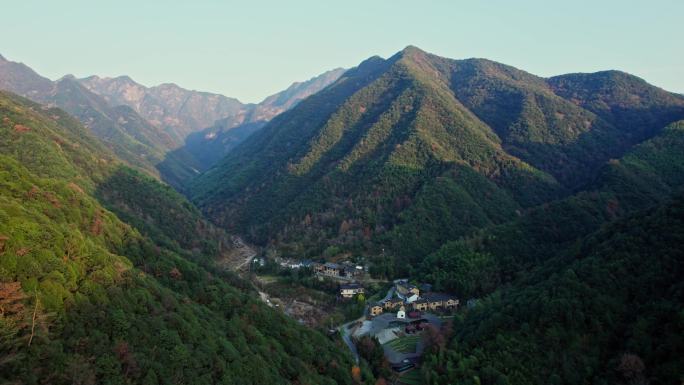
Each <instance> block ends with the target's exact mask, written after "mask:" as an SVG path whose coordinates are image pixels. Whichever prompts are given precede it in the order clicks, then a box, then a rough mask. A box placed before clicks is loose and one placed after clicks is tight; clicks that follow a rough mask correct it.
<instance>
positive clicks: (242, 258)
mask: <svg viewBox="0 0 684 385" xmlns="http://www.w3.org/2000/svg"><path fill="white" fill-rule="evenodd" d="M231 242H232V247H231V248H230V249H228V250H227V251H226V252H224V253H223V254H222V255H221V257H220V258H219V260H218V261H217V262H216V263H217V264H218V265H219V266H220V267H222V268H224V269H227V270H233V271H237V272H241V271H245V270H249V264H250V262H251V261H252V258H254V257H255V256H256V255H257V252H256V250H254V249H253V248H252V247H251V246H249V245H248V244H246V243H245V242H244V241H243V240H242V238H240V237H238V236H235V235H234V236H232V237H231Z"/></svg>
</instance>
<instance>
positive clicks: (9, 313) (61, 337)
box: [0, 92, 352, 384]
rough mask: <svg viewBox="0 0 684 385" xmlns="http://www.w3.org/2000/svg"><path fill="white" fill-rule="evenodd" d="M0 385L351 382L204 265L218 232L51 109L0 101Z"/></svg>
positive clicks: (242, 287) (312, 337)
mask: <svg viewBox="0 0 684 385" xmlns="http://www.w3.org/2000/svg"><path fill="white" fill-rule="evenodd" d="M0 137H1V138H2V140H0V292H1V293H2V296H0V301H1V303H0V309H1V310H2V316H1V317H0V357H2V359H1V360H0V382H3V383H4V382H12V383H26V384H38V383H51V384H91V383H108V384H123V383H145V384H148V383H149V384H152V383H154V384H158V383H159V384H173V383H187V384H206V383H230V384H234V383H240V384H264V383H282V384H286V383H292V382H298V383H303V384H305V383H306V384H319V383H330V384H333V383H351V379H350V378H349V372H350V368H351V365H352V362H351V358H349V357H348V356H346V355H345V354H344V352H345V350H343V349H341V348H340V347H337V346H335V344H334V343H333V342H331V341H330V340H328V339H327V338H325V337H323V336H322V335H320V334H318V333H317V332H315V331H311V330H306V329H305V328H303V327H301V326H299V325H297V324H296V323H295V322H294V321H292V320H290V319H288V318H287V317H285V316H284V315H282V314H280V313H278V312H275V311H272V310H271V309H269V308H268V307H266V306H265V305H264V304H262V303H261V302H260V301H259V300H258V299H257V298H256V296H255V295H254V293H251V292H250V290H251V289H250V288H249V287H248V285H246V284H245V283H244V282H243V281H241V280H240V279H238V278H236V277H234V276H232V275H230V274H227V273H225V272H221V271H218V270H216V269H214V268H213V265H212V263H211V262H212V260H213V259H214V258H215V257H216V255H217V253H219V252H220V251H221V248H222V246H221V245H220V244H219V242H218V241H219V240H221V239H222V238H221V237H225V234H223V232H222V231H220V230H218V229H215V228H213V226H211V225H210V224H208V223H207V222H206V221H204V220H203V219H202V218H201V217H200V216H199V214H198V212H197V211H196V210H195V209H194V208H193V207H192V206H191V205H190V204H189V203H188V202H187V201H185V200H184V198H182V197H180V196H179V195H178V194H177V193H175V192H174V191H173V190H171V189H169V188H168V187H165V186H162V185H160V184H159V182H157V181H155V180H154V179H152V178H151V177H149V176H147V175H145V174H141V173H139V172H136V171H133V170H131V169H128V168H127V167H126V166H125V165H124V163H122V162H121V161H120V160H118V159H117V158H116V156H115V155H114V154H113V152H111V151H109V150H108V149H107V148H106V146H105V145H103V144H102V143H101V142H99V141H98V140H97V139H95V138H94V137H93V136H92V135H91V134H90V133H89V132H88V130H87V129H85V128H84V127H83V126H81V125H80V124H79V123H78V122H77V121H76V120H75V119H73V118H71V117H70V116H68V115H66V114H65V113H64V112H62V111H61V110H58V109H54V108H47V107H44V106H41V105H38V104H35V103H32V102H29V101H28V100H26V99H23V98H21V97H19V96H16V95H12V94H9V93H5V92H0Z"/></svg>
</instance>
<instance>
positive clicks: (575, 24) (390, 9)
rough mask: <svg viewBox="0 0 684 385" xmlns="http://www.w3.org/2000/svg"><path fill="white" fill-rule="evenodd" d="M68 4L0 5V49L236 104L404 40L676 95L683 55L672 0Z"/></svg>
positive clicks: (54, 70)
mask: <svg viewBox="0 0 684 385" xmlns="http://www.w3.org/2000/svg"><path fill="white" fill-rule="evenodd" d="M67 3H68V4H67V5H64V2H61V5H60V4H40V2H38V1H24V2H21V3H17V2H13V3H11V4H8V5H5V6H4V8H5V9H4V10H3V11H4V14H5V15H6V20H4V22H3V24H2V25H0V32H2V33H3V35H4V36H11V37H12V38H11V39H6V41H4V42H3V44H2V45H0V54H1V55H3V56H4V57H5V58H6V59H8V60H11V61H16V62H23V63H24V64H26V65H28V66H30V67H31V68H33V69H34V70H36V71H37V72H38V73H40V74H41V75H43V76H46V77H48V78H50V79H52V80H55V79H58V78H60V77H62V76H64V75H67V74H73V75H74V76H76V77H79V78H82V77H87V76H91V75H97V76H100V77H117V76H121V75H127V76H130V77H131V78H132V79H134V80H135V81H137V82H139V83H141V84H143V85H145V86H155V85H158V84H162V83H175V84H177V85H179V86H181V87H184V88H188V89H194V90H198V91H206V92H214V93H220V94H223V95H226V96H229V97H235V98H238V99H239V100H240V101H242V102H245V103H248V102H259V101H261V100H262V99H264V98H265V97H267V96H269V95H271V94H273V93H276V92H278V91H281V90H283V89H285V88H286V87H288V86H289V85H290V84H291V83H292V82H295V81H304V80H307V79H310V78H311V77H314V76H317V75H319V74H321V73H323V72H325V71H328V70H332V69H334V68H339V67H344V68H350V67H353V66H355V65H357V64H358V63H359V62H361V61H362V60H364V59H366V58H368V57H370V56H373V55H379V56H382V57H389V56H391V55H392V54H394V53H395V52H397V51H399V50H401V49H403V48H404V47H405V46H407V45H415V46H417V47H419V48H421V49H423V50H425V51H427V52H430V53H434V54H436V55H440V56H444V57H449V58H454V59H463V58H469V57H482V58H487V59H491V60H495V61H498V62H502V63H505V64H508V65H512V66H515V67H517V68H520V69H522V70H525V71H528V72H531V73H533V74H535V75H539V76H545V77H548V76H553V75H558V74H563V73H569V72H595V71H600V70H608V69H617V70H621V71H625V72H629V73H631V74H634V75H637V76H639V77H642V78H644V79H645V80H646V81H648V82H649V83H652V84H654V85H656V86H659V87H661V88H663V89H666V90H668V91H672V92H684V76H682V75H684V73H683V72H684V71H683V69H684V53H682V52H681V50H676V49H674V47H672V46H671V44H670V43H669V42H671V41H672V39H673V38H675V39H676V36H677V34H678V33H679V31H678V25H677V21H678V20H677V18H678V15H681V14H682V12H683V11H684V3H681V2H675V1H666V0H661V1H655V2H650V3H649V4H645V3H641V4H634V5H630V6H627V5H625V4H624V2H617V1H606V2H603V3H601V4H593V3H590V2H587V1H582V2H574V3H572V4H569V3H568V4H566V3H559V4H557V6H555V7H554V8H553V9H550V7H548V5H547V4H546V3H545V2H541V1H533V0H527V1H524V2H520V3H517V4H507V3H504V2H502V1H492V2H488V3H487V4H479V3H469V4H460V5H459V4H456V2H445V1H432V2H427V3H425V4H422V5H418V4H414V3H411V2H405V1H394V2H389V1H379V2H376V3H373V4H365V3H363V2H360V1H350V2H346V3H345V5H344V6H339V5H337V6H331V5H326V4H321V3H319V2H313V1H311V2H310V1H300V2H297V3H296V4H293V3H287V4H281V3H278V2H259V4H246V3H241V4H224V3H219V2H215V1H199V2H197V3H196V4H191V5H190V4H173V5H166V4H165V3H163V2H159V1H151V2H146V3H144V4H142V3H138V2H132V1H128V0H127V1H121V2H117V3H116V4H107V5H98V7H97V8H96V7H93V6H92V5H91V3H88V2H85V1H80V0H79V1H69V2H67ZM378 15H381V16H378ZM346 26H349V27H346Z"/></svg>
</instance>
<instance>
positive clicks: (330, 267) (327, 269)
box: [311, 262, 364, 280]
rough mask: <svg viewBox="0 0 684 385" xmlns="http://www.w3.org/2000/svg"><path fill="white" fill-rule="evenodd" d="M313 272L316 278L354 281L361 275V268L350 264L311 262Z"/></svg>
mask: <svg viewBox="0 0 684 385" xmlns="http://www.w3.org/2000/svg"><path fill="white" fill-rule="evenodd" d="M311 267H312V268H313V271H314V273H315V274H316V275H318V276H323V277H330V278H338V279H345V280H352V279H356V278H358V277H360V276H362V275H363V271H364V269H363V266H360V265H354V264H353V263H351V262H342V263H333V262H325V263H317V262H313V263H312V264H311Z"/></svg>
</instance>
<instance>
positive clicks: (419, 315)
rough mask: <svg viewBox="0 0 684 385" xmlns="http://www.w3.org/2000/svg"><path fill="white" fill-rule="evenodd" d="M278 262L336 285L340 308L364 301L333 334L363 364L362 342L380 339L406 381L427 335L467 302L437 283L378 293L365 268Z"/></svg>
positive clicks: (405, 284) (406, 284)
mask: <svg viewBox="0 0 684 385" xmlns="http://www.w3.org/2000/svg"><path fill="white" fill-rule="evenodd" d="M276 262H277V265H278V266H279V268H280V269H282V270H285V271H290V272H293V273H294V272H297V271H304V270H306V271H309V272H311V274H312V275H313V276H314V277H315V278H316V279H317V280H318V281H319V282H326V283H328V284H329V285H336V287H337V289H336V291H335V293H336V298H337V299H336V303H337V304H338V305H337V306H338V307H344V306H348V304H349V306H351V305H354V304H359V303H363V307H362V309H360V314H359V315H358V316H357V317H356V318H355V319H352V320H347V321H346V322H345V323H343V324H342V325H340V326H338V327H329V333H331V334H340V335H341V337H342V339H343V341H344V342H345V344H346V345H347V346H348V347H349V349H350V351H351V352H352V354H353V355H354V356H355V358H356V360H357V361H358V360H359V353H358V349H357V345H358V344H359V343H360V341H364V342H365V343H367V341H368V340H371V341H377V344H379V346H380V347H381V348H382V350H383V354H384V357H385V359H386V361H387V363H388V364H389V367H390V368H391V371H392V372H393V373H394V376H395V378H402V379H406V381H403V380H402V381H400V382H401V383H411V381H410V379H409V378H410V377H411V376H412V374H411V372H412V371H413V370H412V369H414V368H416V367H417V366H419V365H420V361H421V357H422V355H423V353H424V350H425V348H426V345H427V342H426V340H427V335H426V331H427V330H428V329H431V330H433V331H434V330H436V331H439V330H440V329H441V328H442V327H443V326H444V323H445V322H447V321H448V320H449V319H450V318H451V317H452V316H453V314H454V312H455V311H457V310H458V308H459V305H460V304H461V302H460V300H459V298H458V297H457V296H456V295H453V294H449V293H443V292H436V291H434V290H433V288H432V285H431V284H429V283H417V282H414V281H412V280H411V279H409V278H403V279H397V280H394V281H392V282H390V283H385V284H384V285H382V287H383V289H382V291H377V290H376V292H369V291H372V290H369V287H368V284H370V287H377V285H378V284H377V282H374V281H373V280H372V279H370V277H369V275H368V274H367V270H368V268H367V266H365V265H363V264H357V263H352V262H349V261H345V262H340V263H334V262H314V261H311V260H304V261H297V260H292V259H277V260H276ZM254 263H256V264H258V265H259V266H264V264H265V262H264V261H263V260H262V259H255V261H254ZM385 290H386V291H385ZM377 297H380V298H377ZM295 302H297V300H295ZM300 302H301V301H300ZM413 375H417V372H415V373H413Z"/></svg>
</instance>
